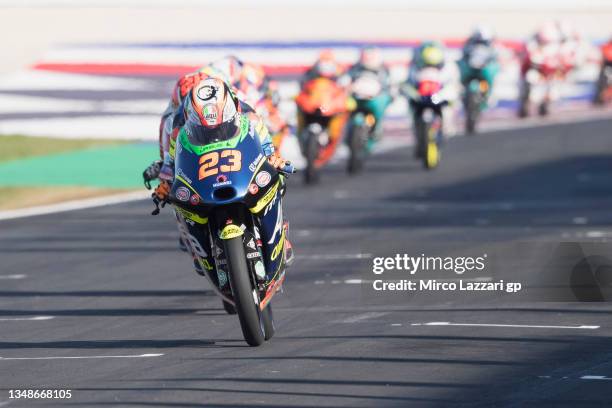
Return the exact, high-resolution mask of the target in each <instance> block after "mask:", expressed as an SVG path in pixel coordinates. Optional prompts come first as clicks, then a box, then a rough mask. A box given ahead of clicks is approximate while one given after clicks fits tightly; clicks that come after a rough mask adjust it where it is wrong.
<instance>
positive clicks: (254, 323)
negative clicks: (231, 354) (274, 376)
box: [224, 236, 265, 346]
mask: <svg viewBox="0 0 612 408" xmlns="http://www.w3.org/2000/svg"><path fill="white" fill-rule="evenodd" d="M224 243H225V253H226V255H227V263H228V268H229V281H230V285H231V287H232V294H233V295H234V301H235V302H236V312H237V313H238V318H239V320H240V327H241V328H242V335H243V336H244V340H246V342H247V343H248V344H249V345H250V346H259V345H261V344H262V343H263V342H264V340H265V337H264V336H265V333H264V327H263V324H262V321H261V316H260V313H259V295H258V293H257V291H256V289H255V288H254V287H253V284H252V282H251V277H250V274H249V268H248V266H247V262H246V255H245V252H244V245H243V243H242V236H239V237H235V238H231V239H228V240H225V241H224Z"/></svg>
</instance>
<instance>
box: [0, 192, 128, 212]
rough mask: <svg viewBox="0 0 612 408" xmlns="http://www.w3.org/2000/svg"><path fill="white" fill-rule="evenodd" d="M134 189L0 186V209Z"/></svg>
mask: <svg viewBox="0 0 612 408" xmlns="http://www.w3.org/2000/svg"><path fill="white" fill-rule="evenodd" d="M128 191H134V190H130V189H123V188H115V189H111V188H95V187H81V186H56V187H49V186H28V187H2V186H0V211H4V210H16V209H20V208H27V207H32V206H37V205H47V204H55V203H61V202H64V201H70V200H80V199H83V198H93V197H101V196H108V195H112V194H119V193H125V192H128Z"/></svg>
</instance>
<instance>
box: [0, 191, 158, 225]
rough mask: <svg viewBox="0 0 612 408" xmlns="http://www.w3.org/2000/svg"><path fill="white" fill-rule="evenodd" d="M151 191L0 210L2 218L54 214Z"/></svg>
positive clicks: (140, 197) (142, 195) (143, 195)
mask: <svg viewBox="0 0 612 408" xmlns="http://www.w3.org/2000/svg"><path fill="white" fill-rule="evenodd" d="M150 195H151V192H150V191H146V190H144V189H143V190H142V191H133V192H130V193H125V194H115V195H110V196H106V197H96V198H87V199H84V200H75V201H67V202H65V203H58V204H51V205H44V206H39V207H31V208H24V209H21V210H9V211H0V220H11V219H15V218H23V217H31V216H34V215H43V214H52V213H59V212H64V211H73V210H82V209H84V208H93V207H102V206H105V205H112V204H120V203H126V202H129V201H137V200H143V199H145V198H148V197H149V196H150Z"/></svg>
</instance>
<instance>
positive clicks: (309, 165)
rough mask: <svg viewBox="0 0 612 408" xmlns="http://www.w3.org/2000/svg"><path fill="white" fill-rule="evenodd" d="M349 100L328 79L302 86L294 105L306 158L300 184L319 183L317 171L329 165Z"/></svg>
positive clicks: (340, 134)
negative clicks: (302, 181) (302, 179)
mask: <svg viewBox="0 0 612 408" xmlns="http://www.w3.org/2000/svg"><path fill="white" fill-rule="evenodd" d="M348 101H349V98H348V97H347V94H346V92H345V91H344V90H343V89H342V88H341V87H340V86H339V85H338V84H336V82H334V81H332V80H331V79H329V78H324V77H319V78H314V79H312V80H310V81H308V82H307V83H305V84H304V86H303V87H302V90H301V91H300V94H299V95H298V96H297V97H296V99H295V102H296V105H297V110H298V123H299V124H300V126H298V127H299V128H300V129H301V131H300V132H299V134H298V138H299V141H300V146H301V149H302V154H303V155H304V157H305V158H306V169H305V171H304V181H305V182H306V183H307V184H310V183H315V182H317V181H318V180H319V172H320V169H321V168H322V167H323V166H324V165H325V164H327V163H328V162H329V160H330V159H331V158H332V156H333V155H334V153H335V152H336V148H337V147H338V143H339V142H340V140H341V139H342V134H343V132H344V127H345V125H346V122H347V120H348V114H349V111H350V108H351V107H350V104H349V103H348Z"/></svg>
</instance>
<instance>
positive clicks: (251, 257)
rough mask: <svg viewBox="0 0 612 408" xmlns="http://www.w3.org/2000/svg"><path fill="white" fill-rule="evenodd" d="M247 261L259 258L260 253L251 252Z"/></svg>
mask: <svg viewBox="0 0 612 408" xmlns="http://www.w3.org/2000/svg"><path fill="white" fill-rule="evenodd" d="M246 257H247V259H255V258H259V252H250V253H248V254H247V256H246Z"/></svg>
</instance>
